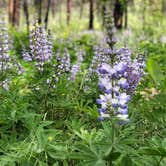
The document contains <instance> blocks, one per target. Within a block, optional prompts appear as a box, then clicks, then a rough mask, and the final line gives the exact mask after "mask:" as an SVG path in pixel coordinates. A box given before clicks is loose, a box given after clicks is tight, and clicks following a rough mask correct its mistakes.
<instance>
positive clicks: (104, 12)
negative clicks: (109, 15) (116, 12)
mask: <svg viewBox="0 0 166 166" xmlns="http://www.w3.org/2000/svg"><path fill="white" fill-rule="evenodd" d="M105 14H106V4H105V2H104V3H103V6H102V19H103V27H104V24H105Z"/></svg>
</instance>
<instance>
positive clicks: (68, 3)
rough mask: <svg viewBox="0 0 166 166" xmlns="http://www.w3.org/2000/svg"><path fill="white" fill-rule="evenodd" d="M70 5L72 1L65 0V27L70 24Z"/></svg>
mask: <svg viewBox="0 0 166 166" xmlns="http://www.w3.org/2000/svg"><path fill="white" fill-rule="evenodd" d="M71 3H72V0H67V19H66V21H67V25H69V24H70V16H71Z"/></svg>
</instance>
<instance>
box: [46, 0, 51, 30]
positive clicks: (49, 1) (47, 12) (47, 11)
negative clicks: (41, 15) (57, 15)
mask: <svg viewBox="0 0 166 166" xmlns="http://www.w3.org/2000/svg"><path fill="white" fill-rule="evenodd" d="M50 4H51V0H48V2H47V10H46V16H45V19H44V23H45V29H47V24H48V15H49V10H50Z"/></svg>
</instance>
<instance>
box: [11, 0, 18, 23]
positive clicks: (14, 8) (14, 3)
mask: <svg viewBox="0 0 166 166" xmlns="http://www.w3.org/2000/svg"><path fill="white" fill-rule="evenodd" d="M19 21H20V1H19V0H9V22H10V23H11V24H12V26H18V25H19Z"/></svg>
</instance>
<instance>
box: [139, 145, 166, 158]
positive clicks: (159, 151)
mask: <svg viewBox="0 0 166 166" xmlns="http://www.w3.org/2000/svg"><path fill="white" fill-rule="evenodd" d="M139 153H140V154H143V155H150V156H162V157H166V149H163V148H155V149H153V148H149V147H145V148H142V149H140V150H139Z"/></svg>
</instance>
